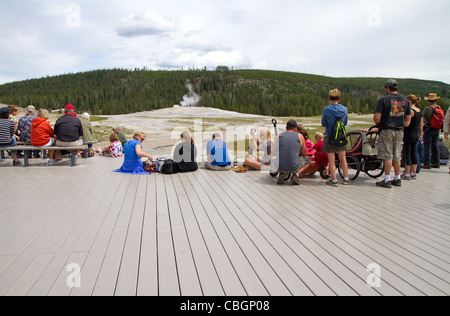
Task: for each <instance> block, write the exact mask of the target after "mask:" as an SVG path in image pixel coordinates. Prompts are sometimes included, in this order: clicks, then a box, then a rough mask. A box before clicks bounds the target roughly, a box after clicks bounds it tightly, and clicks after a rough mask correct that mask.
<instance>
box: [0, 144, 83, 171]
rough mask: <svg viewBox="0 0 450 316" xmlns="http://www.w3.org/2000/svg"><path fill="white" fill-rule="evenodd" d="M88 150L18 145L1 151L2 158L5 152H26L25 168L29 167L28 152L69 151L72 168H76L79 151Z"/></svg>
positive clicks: (24, 156)
mask: <svg viewBox="0 0 450 316" xmlns="http://www.w3.org/2000/svg"><path fill="white" fill-rule="evenodd" d="M87 148H88V147H87V145H82V146H76V147H58V146H52V147H35V146H32V145H17V146H14V147H5V148H0V151H1V152H2V156H3V153H4V152H5V151H13V150H17V151H23V152H24V154H23V163H24V167H28V166H29V162H28V152H32V151H34V150H39V151H48V150H65V151H69V152H70V153H71V155H70V156H71V162H72V167H75V165H76V164H75V162H76V156H77V153H78V152H79V151H83V152H86V150H87Z"/></svg>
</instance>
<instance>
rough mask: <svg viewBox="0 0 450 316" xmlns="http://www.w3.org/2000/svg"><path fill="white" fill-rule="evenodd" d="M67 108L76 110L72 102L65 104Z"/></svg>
mask: <svg viewBox="0 0 450 316" xmlns="http://www.w3.org/2000/svg"><path fill="white" fill-rule="evenodd" d="M65 108H66V109H68V110H75V107H74V106H73V105H72V104H67V105H66V106H65Z"/></svg>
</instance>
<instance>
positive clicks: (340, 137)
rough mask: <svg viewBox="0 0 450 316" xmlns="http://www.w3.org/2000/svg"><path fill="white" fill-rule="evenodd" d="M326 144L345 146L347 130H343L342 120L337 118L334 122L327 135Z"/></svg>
mask: <svg viewBox="0 0 450 316" xmlns="http://www.w3.org/2000/svg"><path fill="white" fill-rule="evenodd" d="M328 144H330V145H331V146H335V147H342V146H347V144H348V140H347V132H346V131H345V125H344V123H343V122H342V121H340V120H337V121H336V122H335V123H334V125H333V129H332V130H331V134H330V135H328Z"/></svg>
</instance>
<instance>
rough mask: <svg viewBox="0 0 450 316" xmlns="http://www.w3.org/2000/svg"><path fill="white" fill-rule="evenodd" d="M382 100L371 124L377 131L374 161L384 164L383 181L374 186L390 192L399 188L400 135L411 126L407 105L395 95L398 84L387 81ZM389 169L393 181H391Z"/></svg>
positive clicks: (401, 142)
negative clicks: (376, 150)
mask: <svg viewBox="0 0 450 316" xmlns="http://www.w3.org/2000/svg"><path fill="white" fill-rule="evenodd" d="M384 89H385V91H386V96H384V97H382V98H381V99H380V100H378V104H377V107H376V108H375V114H374V116H373V120H374V122H375V124H376V125H377V126H378V129H379V131H380V135H379V140H378V144H377V149H378V158H379V159H382V160H384V180H382V181H380V182H377V183H376V184H377V186H379V187H384V188H392V186H393V185H394V186H398V187H400V186H402V181H401V176H400V168H401V160H402V147H403V134H404V129H405V127H407V126H409V124H410V123H411V104H410V103H409V101H408V99H406V98H405V97H404V96H403V95H401V94H399V93H398V83H397V81H395V80H393V79H389V80H388V81H387V82H386V84H385V85H384ZM392 166H393V167H394V171H395V178H394V180H393V181H391V170H392Z"/></svg>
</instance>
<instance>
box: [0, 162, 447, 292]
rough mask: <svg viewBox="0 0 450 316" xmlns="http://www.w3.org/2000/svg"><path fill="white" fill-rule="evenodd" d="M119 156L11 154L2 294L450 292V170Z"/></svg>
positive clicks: (0, 216)
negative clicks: (278, 168) (239, 164)
mask: <svg viewBox="0 0 450 316" xmlns="http://www.w3.org/2000/svg"><path fill="white" fill-rule="evenodd" d="M120 163H121V162H120V159H119V160H116V159H109V158H106V157H94V158H91V159H83V160H82V161H80V162H79V163H78V164H77V167H75V168H67V166H66V165H64V164H62V165H58V166H55V168H53V167H48V166H46V164H44V163H43V162H42V161H37V160H36V161H33V160H32V161H31V166H30V168H12V166H11V167H8V166H3V165H2V168H1V169H2V177H1V178H0V188H2V190H1V193H0V295H39V296H41V295H42V296H44V295H64V296H66V295H95V296H97V295H102V296H105V295H106V296H112V295H127V296H134V295H150V296H157V295H160V296H180V295H183V296H184V295H188V296H202V295H206V296H209V295H218V296H223V295H227V296H243V295H250V296H266V295H276V296H277V295H281V296H290V295H321V296H323V295H346V296H350V295H364V296H369V295H370V296H376V295H389V296H390V295H407V296H421V295H432V296H434V295H436V296H440V295H447V296H448V295H450V203H449V201H448V196H449V194H450V186H449V175H448V171H447V170H446V169H441V170H425V171H423V172H422V173H421V174H420V175H419V179H418V180H417V181H410V182H406V181H404V183H403V187H402V188H393V189H392V190H386V189H383V188H377V187H376V186H375V180H373V179H370V178H368V177H367V176H364V175H361V177H360V178H358V180H357V181H356V182H355V184H354V185H353V186H346V187H344V186H340V187H339V188H331V187H328V186H326V185H325V183H324V181H323V180H321V179H320V178H319V177H307V178H304V179H302V183H303V184H302V185H301V186H293V185H291V184H290V182H287V183H286V184H285V185H284V186H278V185H276V179H274V178H272V177H270V176H269V175H268V174H264V173H260V172H248V173H246V174H237V173H234V172H231V171H230V172H212V171H209V170H205V169H200V170H199V171H197V172H195V173H190V174H178V175H171V176H168V175H161V174H152V175H144V176H133V175H125V174H119V173H113V172H112V170H113V169H116V168H117V167H118V165H120ZM67 165H69V163H67ZM7 179H8V180H7ZM30 179H39V182H40V183H41V184H42V188H41V190H39V191H36V190H34V188H35V181H30ZM68 183H70V186H68V185H67V184H68ZM13 191H14V192H27V199H22V198H19V197H17V198H14V197H13V198H11V192H13ZM36 201H38V203H36ZM373 263H376V264H378V265H379V266H380V269H381V275H380V278H381V287H379V288H371V287H369V286H368V284H367V280H368V278H369V277H370V276H371V271H368V270H367V268H368V266H369V265H370V264H373ZM70 264H76V265H78V266H79V267H80V269H81V276H80V281H81V284H80V285H81V287H72V286H69V285H70V284H68V282H67V281H69V283H70V281H71V279H70V277H71V273H72V270H70V269H68V268H69V265H70Z"/></svg>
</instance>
